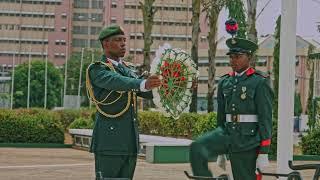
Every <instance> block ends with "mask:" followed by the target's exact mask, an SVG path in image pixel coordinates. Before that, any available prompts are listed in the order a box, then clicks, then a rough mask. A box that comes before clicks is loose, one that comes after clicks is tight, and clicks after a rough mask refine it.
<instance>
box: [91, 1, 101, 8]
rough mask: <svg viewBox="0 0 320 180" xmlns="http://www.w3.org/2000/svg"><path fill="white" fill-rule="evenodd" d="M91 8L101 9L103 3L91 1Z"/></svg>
mask: <svg viewBox="0 0 320 180" xmlns="http://www.w3.org/2000/svg"><path fill="white" fill-rule="evenodd" d="M91 7H92V8H93V9H102V8H103V1H102V0H92V3H91Z"/></svg>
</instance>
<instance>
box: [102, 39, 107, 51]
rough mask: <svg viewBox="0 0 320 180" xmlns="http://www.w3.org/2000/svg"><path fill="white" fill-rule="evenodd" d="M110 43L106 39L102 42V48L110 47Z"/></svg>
mask: <svg viewBox="0 0 320 180" xmlns="http://www.w3.org/2000/svg"><path fill="white" fill-rule="evenodd" d="M108 42H109V40H108V39H104V40H102V41H101V46H102V48H103V49H106V48H108V46H109V43H108Z"/></svg>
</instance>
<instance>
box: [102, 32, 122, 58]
mask: <svg viewBox="0 0 320 180" xmlns="http://www.w3.org/2000/svg"><path fill="white" fill-rule="evenodd" d="M104 50H105V53H106V55H110V56H111V57H116V58H118V57H124V55H125V53H126V37H125V36H124V35H117V36H113V37H110V38H108V39H105V40H104Z"/></svg>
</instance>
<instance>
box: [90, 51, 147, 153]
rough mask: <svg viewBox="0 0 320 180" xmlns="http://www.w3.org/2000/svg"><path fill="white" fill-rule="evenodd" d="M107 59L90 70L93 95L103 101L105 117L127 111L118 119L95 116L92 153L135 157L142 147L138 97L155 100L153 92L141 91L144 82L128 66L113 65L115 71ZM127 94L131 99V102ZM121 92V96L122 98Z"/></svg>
mask: <svg viewBox="0 0 320 180" xmlns="http://www.w3.org/2000/svg"><path fill="white" fill-rule="evenodd" d="M103 62H106V57H105V56H102V59H101V62H96V63H94V64H91V65H90V66H89V68H88V73H89V80H90V82H91V85H92V88H93V92H94V96H95V98H96V99H97V100H99V101H101V100H104V99H106V100H105V101H104V102H105V103H104V104H100V105H99V108H100V109H101V110H102V111H103V112H105V113H106V114H112V115H114V114H117V113H119V112H121V111H122V110H124V109H125V108H126V106H127V105H128V102H129V103H130V104H129V108H128V110H126V111H125V112H124V113H123V114H122V115H121V116H119V117H106V116H104V115H103V114H102V113H100V112H99V111H98V112H97V113H96V118H95V125H94V129H93V134H92V141H91V148H90V151H91V152H94V153H100V154H105V155H135V154H137V152H138V147H139V133H138V121H137V107H136V105H135V104H136V98H134V93H136V95H138V96H141V97H144V98H150V99H151V98H152V92H151V91H149V92H140V83H141V82H142V81H143V80H142V79H138V76H137V75H136V74H135V73H134V72H133V71H132V70H131V69H130V68H128V67H126V66H124V65H122V64H119V65H118V66H115V65H113V67H114V69H115V72H114V71H113V70H111V69H110V68H109V67H108V66H106V65H105V63H103ZM109 64H111V63H109ZM128 92H129V93H130V94H131V98H130V99H129V100H130V101H128V96H129V94H128ZM120 93H122V95H121V96H120Z"/></svg>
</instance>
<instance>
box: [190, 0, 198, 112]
mask: <svg viewBox="0 0 320 180" xmlns="http://www.w3.org/2000/svg"><path fill="white" fill-rule="evenodd" d="M192 7H193V8H192V19H191V22H192V47H191V58H192V59H193V61H194V63H195V64H196V68H197V70H198V46H199V33H200V23H199V18H200V0H192ZM197 98H198V88H194V89H193V92H192V101H191V104H190V110H189V112H197V108H198V107H197Z"/></svg>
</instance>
